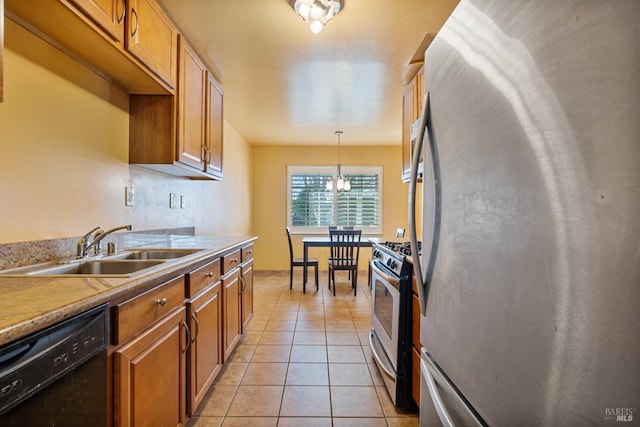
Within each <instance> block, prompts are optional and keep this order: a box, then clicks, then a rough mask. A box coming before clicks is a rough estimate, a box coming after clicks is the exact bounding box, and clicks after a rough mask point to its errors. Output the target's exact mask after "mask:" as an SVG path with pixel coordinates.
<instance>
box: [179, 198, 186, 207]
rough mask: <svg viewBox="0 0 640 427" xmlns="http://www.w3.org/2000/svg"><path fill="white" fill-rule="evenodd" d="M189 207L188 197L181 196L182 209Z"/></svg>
mask: <svg viewBox="0 0 640 427" xmlns="http://www.w3.org/2000/svg"><path fill="white" fill-rule="evenodd" d="M186 207H187V197H186V196H180V209H186Z"/></svg>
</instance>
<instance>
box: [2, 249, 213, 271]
mask: <svg viewBox="0 0 640 427" xmlns="http://www.w3.org/2000/svg"><path fill="white" fill-rule="evenodd" d="M201 250H202V249H131V250H127V251H124V252H121V253H118V254H115V255H109V256H104V257H101V258H88V259H79V260H72V261H63V262H55V261H54V262H48V263H43V264H36V265H31V266H26V267H20V268H13V269H10V270H2V271H0V275H5V276H33V275H38V276H71V277H77V276H86V277H131V276H134V275H136V274H139V273H142V272H143V271H144V270H146V269H148V268H151V267H155V266H157V265H159V264H162V263H164V262H166V261H167V260H171V259H176V258H182V257H184V256H187V255H191V254H194V253H196V252H199V251H201Z"/></svg>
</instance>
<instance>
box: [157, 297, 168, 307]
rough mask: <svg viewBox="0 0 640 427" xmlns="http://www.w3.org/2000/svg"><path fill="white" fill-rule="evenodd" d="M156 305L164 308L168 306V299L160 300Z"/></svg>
mask: <svg viewBox="0 0 640 427" xmlns="http://www.w3.org/2000/svg"><path fill="white" fill-rule="evenodd" d="M156 304H158V305H159V306H161V307H164V306H165V305H167V299H166V298H162V299H159V300H158V301H156Z"/></svg>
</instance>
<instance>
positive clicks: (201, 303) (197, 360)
mask: <svg viewBox="0 0 640 427" xmlns="http://www.w3.org/2000/svg"><path fill="white" fill-rule="evenodd" d="M187 314H188V316H189V327H190V330H191V331H192V337H191V346H190V347H189V364H188V375H189V390H188V394H187V411H188V414H189V416H190V417H192V416H193V414H194V413H195V411H196V409H197V408H198V405H200V402H202V399H203V398H204V396H205V395H206V393H207V391H208V390H209V387H210V386H211V384H212V383H213V380H215V378H216V376H217V375H218V372H220V368H221V367H222V285H221V282H220V281H217V282H215V283H214V284H212V285H210V286H209V287H208V288H206V289H205V290H204V291H203V292H201V293H200V294H198V296H196V297H195V298H192V299H191V300H190V301H189V302H188V303H187Z"/></svg>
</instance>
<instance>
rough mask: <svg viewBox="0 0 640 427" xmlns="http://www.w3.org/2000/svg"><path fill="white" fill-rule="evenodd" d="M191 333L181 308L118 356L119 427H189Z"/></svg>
mask: <svg viewBox="0 0 640 427" xmlns="http://www.w3.org/2000/svg"><path fill="white" fill-rule="evenodd" d="M186 331H187V328H186V323H185V309H184V307H181V308H179V309H176V310H175V311H174V312H173V313H172V314H170V315H168V316H167V317H165V318H163V319H162V320H160V321H158V322H157V323H156V324H155V325H154V326H152V327H150V328H149V329H148V330H147V331H145V332H144V333H142V334H141V335H139V336H137V337H136V338H134V339H132V340H131V341H129V342H128V343H127V344H125V345H124V346H122V347H121V348H119V349H117V350H116V351H115V357H114V368H115V372H114V376H115V378H114V386H115V390H114V407H115V417H114V418H115V424H116V426H131V427H135V426H147V425H148V426H179V425H182V424H183V423H184V422H185V420H186V410H185V409H186V408H185V403H186V393H185V391H186V369H185V368H186V355H185V350H186V347H187V343H188V339H189V338H188V333H185V332H186Z"/></svg>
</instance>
